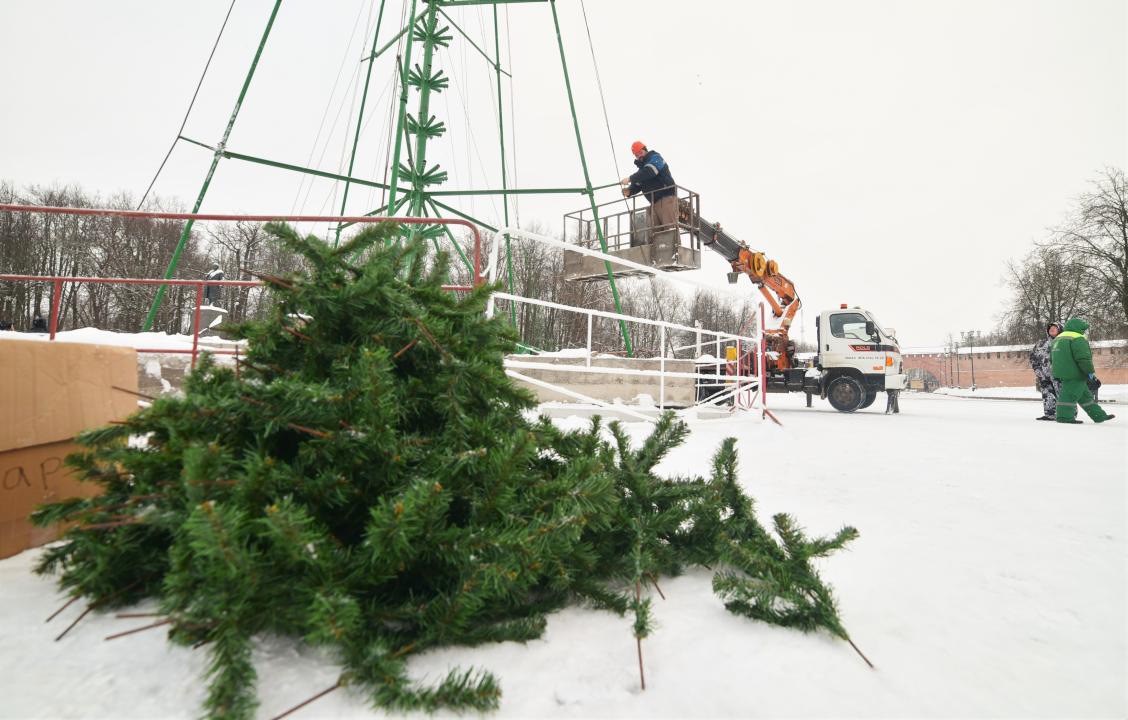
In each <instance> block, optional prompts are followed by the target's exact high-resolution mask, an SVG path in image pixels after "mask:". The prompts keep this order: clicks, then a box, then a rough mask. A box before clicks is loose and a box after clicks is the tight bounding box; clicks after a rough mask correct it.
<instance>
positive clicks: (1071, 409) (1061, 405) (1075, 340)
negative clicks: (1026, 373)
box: [1050, 318, 1116, 425]
mask: <svg viewBox="0 0 1128 720" xmlns="http://www.w3.org/2000/svg"><path fill="white" fill-rule="evenodd" d="M1088 329H1089V323H1087V322H1085V321H1084V320H1082V319H1081V318H1073V319H1071V320H1070V321H1069V322H1067V323H1066V324H1065V330H1064V331H1063V332H1061V333H1059V334H1058V336H1057V338H1055V339H1054V346H1053V349H1052V350H1050V364H1051V365H1052V366H1053V373H1054V377H1055V378H1057V379H1058V380H1061V393H1060V394H1059V395H1058V404H1057V413H1056V417H1055V419H1056V420H1057V421H1058V422H1059V423H1070V424H1073V425H1077V424H1080V423H1081V421H1080V420H1078V419H1077V405H1078V404H1080V405H1081V407H1082V408H1084V410H1085V413H1086V414H1088V416H1089V417H1090V418H1092V420H1093V422H1098V423H1101V422H1104V421H1105V420H1111V419H1113V418H1114V417H1116V416H1115V415H1109V414H1108V413H1106V412H1105V411H1104V410H1103V409H1102V408H1101V406H1100V405H1097V402H1096V400H1094V399H1093V394H1092V393H1091V392H1089V386H1088V383H1089V382H1090V381H1093V382H1096V381H1097V374H1096V370H1095V369H1094V368H1093V351H1092V350H1091V349H1089V341H1088V340H1086V339H1085V331H1086V330H1088Z"/></svg>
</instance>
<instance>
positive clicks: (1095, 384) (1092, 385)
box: [1088, 374, 1101, 391]
mask: <svg viewBox="0 0 1128 720" xmlns="http://www.w3.org/2000/svg"><path fill="white" fill-rule="evenodd" d="M1088 385H1089V390H1090V391H1095V390H1096V389H1097V388H1099V387H1100V386H1101V381H1100V380H1099V379H1098V378H1097V376H1096V375H1092V374H1090V375H1089V382H1088Z"/></svg>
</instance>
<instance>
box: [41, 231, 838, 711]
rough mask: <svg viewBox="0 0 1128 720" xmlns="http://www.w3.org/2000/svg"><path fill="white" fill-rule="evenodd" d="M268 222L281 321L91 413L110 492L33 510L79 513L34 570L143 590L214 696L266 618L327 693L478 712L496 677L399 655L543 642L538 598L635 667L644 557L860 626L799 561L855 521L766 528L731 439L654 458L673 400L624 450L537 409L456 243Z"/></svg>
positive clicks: (211, 699)
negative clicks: (134, 406) (454, 262)
mask: <svg viewBox="0 0 1128 720" xmlns="http://www.w3.org/2000/svg"><path fill="white" fill-rule="evenodd" d="M265 229H266V231H267V232H268V233H269V234H271V235H273V236H274V237H275V238H277V239H278V240H279V241H280V242H281V243H282V244H283V245H284V246H285V247H287V248H289V249H290V250H292V251H294V252H296V253H298V254H299V255H300V256H301V257H302V259H303V264H304V267H306V268H307V271H306V272H305V273H303V274H298V275H294V276H292V277H287V278H280V277H276V276H268V275H265V274H261V273H259V274H258V276H259V277H262V278H263V279H264V280H265V281H266V282H267V284H268V285H269V287H270V290H271V292H273V293H274V295H275V300H276V303H275V305H274V308H273V310H272V313H273V314H272V316H271V317H270V318H269V319H268V320H267V321H261V322H245V323H241V324H236V325H233V326H230V327H229V332H230V333H231V334H232V335H233V336H234V337H236V338H237V339H242V340H245V341H247V352H246V356H245V357H244V356H241V357H240V358H239V365H240V366H241V367H243V368H246V369H248V370H250V372H247V373H243V374H241V375H240V374H237V373H236V372H235V371H233V370H232V369H230V368H226V367H221V366H218V365H216V363H215V361H214V360H213V359H212V358H211V357H210V356H205V357H204V358H203V359H202V360H201V362H200V363H199V365H198V366H197V369H196V370H195V371H194V372H193V373H192V374H190V375H189V376H188V378H187V380H186V383H185V387H184V395H183V397H170V396H164V397H160V398H156V399H154V400H152V405H151V406H149V407H148V408H145V409H143V410H140V411H139V412H138V413H136V414H135V415H133V416H132V417H131V418H130V419H129V421H128V422H127V425H125V426H111V427H108V428H102V429H97V430H94V431H90V432H86V433H83V434H82V435H81V436H80V437H79V438H78V439H77V441H78V442H79V444H80V445H82V446H83V447H84V448H85V450H84V452H82V453H80V454H77V455H74V456H72V457H71V458H69V459H68V462H69V463H70V465H71V466H72V467H73V468H74V469H75V471H76V472H77V474H78V475H79V476H80V477H82V478H83V479H85V480H87V481H90V482H95V483H97V484H99V485H100V486H101V487H102V489H103V491H104V493H103V495H102V496H99V497H96V498H90V499H80V500H64V501H62V502H59V503H55V504H52V505H48V506H45V507H43V508H41V509H39V510H37V511H36V513H35V515H34V520H35V521H36V522H40V523H43V524H49V523H52V522H57V521H77V522H78V523H80V525H79V526H78V527H75V528H72V529H71V530H70V531H68V533H67V535H66V536H65V538H64V540H63V542H62V543H60V544H58V545H55V546H52V547H51V548H48V549H47V550H45V551H44V553H43V555H42V557H41V560H40V562H39V565H38V567H37V570H38V571H39V572H57V573H59V576H60V586H61V588H62V589H63V590H64V591H65V592H67V593H68V594H70V595H72V596H74V597H87V598H91V599H92V602H91V604H90V606H89V607H88V608H87V610H86V612H90V611H92V610H93V609H96V608H99V607H103V606H109V605H118V604H123V603H125V602H136V601H137V600H139V599H141V598H143V597H153V598H155V599H156V600H157V601H158V606H159V608H160V611H161V613H162V615H164V616H165V617H168V618H175V619H176V620H175V622H171V623H170V624H171V630H170V632H169V637H170V639H171V640H172V641H174V642H177V643H182V644H185V645H189V646H191V647H201V646H203V645H205V644H206V645H207V647H208V652H209V664H208V671H207V674H208V693H207V699H206V701H205V710H206V712H207V713H208V714H209V715H211V716H215V717H232V718H248V717H250V716H252V714H253V713H254V710H255V707H256V706H257V698H256V696H255V689H254V685H255V678H256V674H255V669H254V666H253V664H252V662H251V647H252V642H253V638H254V637H255V636H256V635H259V634H262V633H276V634H282V635H288V636H291V637H296V638H302V639H303V640H304V641H305V642H307V643H311V644H317V645H322V646H324V647H326V648H327V649H329V650H330V651H331V652H333V653H335V654H336V657H337V658H338V659H339V661H340V662H341V664H342V665H343V667H344V672H343V674H342V676H341V680H340V681H339V682H338V684H337V685H336V686H334V687H333V688H330V690H332V689H336V687H339V686H342V685H345V684H347V685H349V686H352V687H356V688H359V689H361V690H362V691H363V692H365V693H367V695H368V697H369V698H370V699H371V701H372V702H373V704H375V705H377V706H379V707H381V708H385V709H392V710H402V711H419V710H423V711H433V710H437V709H441V708H451V709H462V710H471V711H485V710H490V709H492V708H496V707H497V705H498V702H499V698H500V695H501V690H500V686H499V685H498V682H497V680H496V678H494V677H493V676H492V675H490V674H489V673H485V672H480V671H477V670H474V669H472V668H471V669H456V670H453V671H451V673H450V674H449V675H448V676H447V677H446V678H443V679H441V680H439V681H438V682H436V683H434V684H431V685H425V684H422V683H420V682H418V681H416V680H413V679H412V678H411V677H410V676H409V675H408V673H407V663H408V662H409V661H410V659H411V658H412V657H414V656H415V655H417V654H418V653H420V652H423V651H425V650H427V649H429V648H434V647H437V646H442V645H449V644H460V645H477V644H480V643H486V642H500V641H506V640H509V641H518V642H524V641H527V640H530V639H533V638H536V637H540V636H541V635H542V634H543V632H544V628H545V622H546V620H545V618H546V616H547V614H548V613H551V612H553V611H555V610H557V609H559V608H561V607H563V606H565V605H566V604H568V603H569V602H576V601H582V602H586V603H589V604H591V605H593V606H595V607H597V608H601V609H605V610H607V611H610V612H615V613H617V614H619V615H626V614H627V613H628V612H629V613H631V614H632V615H633V625H632V627H633V634H634V636H635V639H636V647H637V650H638V653H639V671H640V683H645V675H644V674H643V665H642V654H641V643H642V639H643V638H644V637H646V636H647V635H649V634H650V633H651V632H652V628H653V625H654V620H653V617H652V609H651V599H650V598H649V597H644V594H643V586H644V585H645V584H646V583H650V584H652V585H654V587H655V589H656V590H657V591H658V593H659V594H660V595H661V589H660V588H659V587H658V576H659V575H676V574H678V573H681V572H683V571H684V570H685V569H686V568H687V567H691V566H704V567H715V568H717V572H716V574H715V576H714V588H715V590H716V592H717V594H718V595H720V596H721V597H722V598H723V599H724V600H725V601H726V606H727V607H728V608H729V609H730V610H731V611H732V612H734V613H738V614H743V615H747V616H749V617H752V618H755V619H759V620H764V621H766V622H770V623H774V624H777V625H782V626H787V627H795V628H798V629H801V630H804V631H812V630H816V629H825V630H827V631H829V632H832V633H833V634H835V635H836V636H838V637H840V638H842V639H844V640H847V641H848V642H849V641H850V639H849V636H848V635H847V634H846V632H845V629H844V627H843V624H842V623H841V621H840V619H839V618H838V615H837V610H836V608H835V606H834V601H833V596H832V595H831V594H830V590H829V588H828V587H827V586H826V585H825V584H823V583H822V581H821V580H820V579H819V578H818V575H817V574H816V573H815V571H814V569H813V568H812V567H811V562H812V561H813V560H815V559H817V558H822V557H824V556H826V555H827V554H829V553H831V552H833V551H835V550H837V549H839V548H841V547H843V546H844V545H845V544H846V543H848V542H849V541H850V540H852V539H853V538H854V537H855V536H856V531H854V530H853V529H852V528H844V529H843V530H841V531H839V532H838V533H837V534H835V535H833V536H831V537H829V538H823V539H813V540H812V539H808V538H807V537H806V536H805V535H804V534H803V533H802V531H801V530H800V529H799V527H798V524H797V523H795V522H794V521H793V520H791V519H790V518H789V517H788V516H777V517H776V518H775V524H774V530H775V534H774V535H773V534H771V533H769V532H768V531H767V530H766V529H765V528H764V527H763V526H761V525H760V523H759V521H758V520H757V519H756V515H755V512H754V505H753V502H752V500H751V498H749V497H748V496H747V495H746V494H745V493H744V492H743V490H742V488H741V487H740V484H739V481H738V479H737V472H736V452H735V443H734V441H733V440H732V439H728V440H725V441H724V442H723V443H722V444H721V447H720V449H719V450H718V451H717V453H716V455H715V456H714V458H713V464H712V472H711V473H710V475H709V477H707V478H701V477H690V478H673V479H666V478H661V477H659V476H657V475H656V474H655V472H654V469H655V467H656V466H657V465H658V463H660V462H661V460H662V459H663V458H665V457H666V456H667V455H668V454H669V452H670V451H671V450H672V449H673V448H675V447H676V446H677V445H678V444H679V443H681V442H682V441H683V440H684V439H685V437H686V435H687V433H688V428H687V426H686V425H685V424H684V423H682V422H679V421H677V420H676V418H675V417H674V416H673V415H672V414H669V413H668V414H665V415H663V416H662V417H661V418H660V419H659V420H658V422H657V423H656V424H655V427H654V430H653V432H652V433H651V434H650V436H649V437H647V438H646V439H645V440H643V441H642V443H641V445H639V446H638V447H635V446H634V444H633V443H632V442H631V440H630V437H629V435H628V434H627V432H626V430H625V428H623V427H622V426H620V425H619V424H617V423H611V424H610V425H608V426H606V427H605V426H603V425H602V423H601V422H600V421H599V420H598V419H595V420H593V421H592V423H591V425H590V426H589V427H588V428H586V429H584V430H579V431H563V430H560V429H559V428H557V427H555V426H554V425H553V424H552V423H551V422H550V421H548V420H547V419H543V418H542V419H539V420H536V421H529V420H527V419H526V415H525V413H526V412H527V411H529V410H531V409H533V408H534V407H535V398H534V397H533V396H532V395H531V394H530V393H529V392H528V391H526V390H522V389H520V388H517V387H515V386H514V385H513V384H512V383H511V381H510V380H509V378H508V377H507V376H506V375H505V371H504V366H503V359H504V356H505V354H506V353H508V352H511V351H512V350H513V348H514V343H515V339H516V336H515V333H514V331H513V330H512V329H511V328H510V327H509V326H508V324H507V322H506V321H505V319H504V318H502V317H495V318H487V317H485V314H484V310H485V306H486V302H487V300H488V298H489V293H490V292H491V291H492V288H490V287H488V286H481V287H477V288H475V289H473V290H471V291H470V292H468V293H466V294H465V295H463V296H461V297H457V296H455V295H453V294H451V293H448V292H446V291H444V290H443V289H442V284H443V282H445V278H446V268H447V260H446V258H445V257H443V256H440V257H438V258H434V257H432V258H428V257H427V254H426V253H425V252H424V249H423V246H422V245H421V244H420V243H418V242H417V243H409V244H407V245H406V246H403V247H400V246H397V245H395V244H394V243H390V242H389V241H390V240H391V239H392V236H393V233H394V232H395V229H394V228H390V227H388V226H373V227H367V228H365V229H364V230H362V231H361V232H359V233H358V234H357V235H356V236H355V237H354V238H352V239H351V240H349V241H348V242H347V243H345V244H344V245H342V247H340V248H337V249H333V248H330V247H328V246H327V245H326V244H325V243H324V242H322V241H321V240H319V239H317V238H316V237H313V236H304V237H303V236H301V235H300V234H299V233H297V232H296V231H295V230H294V229H293V228H291V227H289V226H286V225H282V224H278V223H271V224H268V225H267V226H265ZM349 258H355V260H352V261H350V260H348V259H349ZM354 263H355V264H354ZM294 318H300V319H301V324H300V325H298V327H300V330H299V329H298V327H294V325H296V323H294ZM295 340H299V341H300V342H296V341H295ZM413 348H414V351H412V349H413ZM338 428H340V429H339V430H338ZM329 429H331V430H329ZM130 435H140V436H143V437H145V438H146V439H147V441H146V443H145V445H144V447H131V446H129V445H128V444H127V443H126V442H125V440H126V439H127V438H128V437H129V436H130ZM115 513H116V514H115ZM130 513H132V515H130ZM632 585H633V588H632V587H631V586H632ZM118 588H125V590H118ZM84 614H85V613H84ZM65 633H66V631H64V633H63V634H64V635H65ZM60 637H62V636H60ZM851 644H853V643H852V642H851ZM859 654H860V653H859Z"/></svg>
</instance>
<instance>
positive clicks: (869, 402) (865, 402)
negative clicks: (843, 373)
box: [858, 390, 877, 410]
mask: <svg viewBox="0 0 1128 720" xmlns="http://www.w3.org/2000/svg"><path fill="white" fill-rule="evenodd" d="M874 400H877V393H876V392H874V391H873V390H870V391H869V392H867V393H866V399H865V400H863V401H862V404H861V405H859V406H858V409H859V410H865V409H866V408H868V407H869V406H870V405H873V401H874Z"/></svg>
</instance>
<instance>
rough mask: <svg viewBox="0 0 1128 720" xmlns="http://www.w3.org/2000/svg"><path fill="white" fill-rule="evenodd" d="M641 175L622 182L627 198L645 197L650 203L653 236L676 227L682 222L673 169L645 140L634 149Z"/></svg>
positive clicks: (632, 147) (634, 146)
mask: <svg viewBox="0 0 1128 720" xmlns="http://www.w3.org/2000/svg"><path fill="white" fill-rule="evenodd" d="M631 152H632V153H633V154H634V156H635V161H634V164H635V166H637V167H638V172H636V173H634V174H633V175H631V176H629V177H625V178H623V179H622V180H620V181H619V184H620V185H622V186H623V197H632V196H634V195H638V194H639V193H642V194H643V195H645V196H646V199H647V200H648V201H649V202H650V228H651V231H652V232H657V231H659V230H665V229H669V228H671V227H676V226H677V222H678V198H677V194H678V192H677V187H675V186H674V176H673V175H671V174H670V166H669V165H668V164H667V163H666V161H665V159H664V158H663V157H662V156H661V155H659V154H658V151H657V150H651V149H649V148H647V147H646V145H645V144H644V143H643V142H642V141H641V140H636V141H635V142H634V143H633V144H632V145H631Z"/></svg>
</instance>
